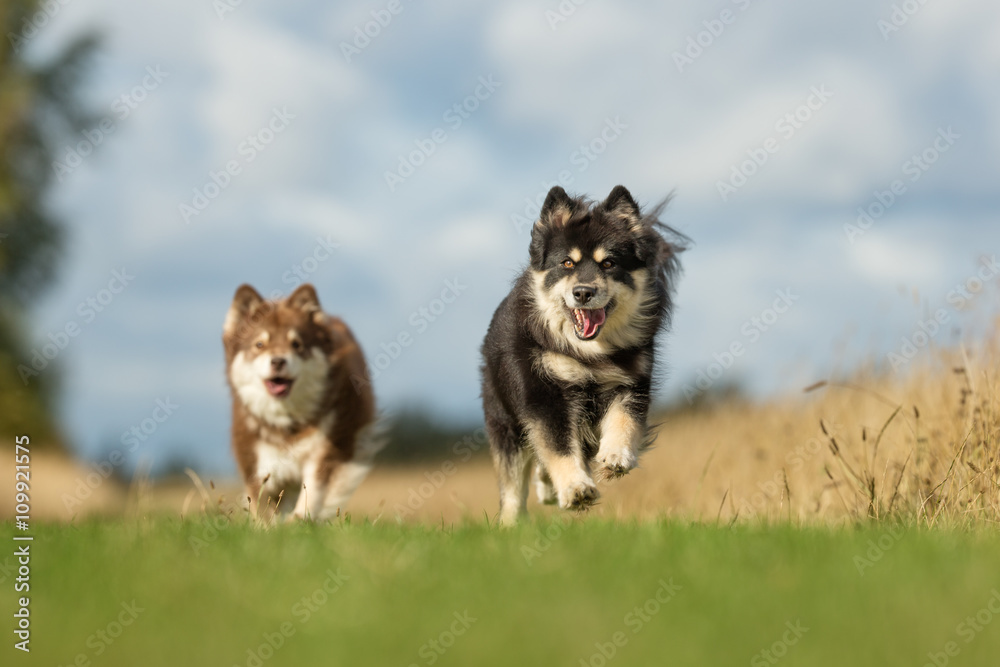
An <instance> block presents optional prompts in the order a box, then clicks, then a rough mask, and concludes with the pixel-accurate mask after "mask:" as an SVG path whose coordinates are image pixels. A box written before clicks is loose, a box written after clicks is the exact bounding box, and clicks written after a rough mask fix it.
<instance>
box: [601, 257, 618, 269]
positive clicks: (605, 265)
mask: <svg viewBox="0 0 1000 667" xmlns="http://www.w3.org/2000/svg"><path fill="white" fill-rule="evenodd" d="M601 268H602V269H613V268H615V263H614V262H613V261H612V260H610V259H606V260H604V261H603V262H601Z"/></svg>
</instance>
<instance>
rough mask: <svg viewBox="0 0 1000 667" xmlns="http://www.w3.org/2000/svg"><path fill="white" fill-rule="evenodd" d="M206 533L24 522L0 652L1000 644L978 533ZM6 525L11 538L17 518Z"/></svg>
mask: <svg viewBox="0 0 1000 667" xmlns="http://www.w3.org/2000/svg"><path fill="white" fill-rule="evenodd" d="M220 526H221V529H220V530H213V529H210V528H208V524H205V523H198V522H195V521H181V520H178V519H173V518H161V519H156V520H139V521H133V520H126V521H124V522H123V521H91V522H85V523H82V524H81V525H78V526H65V525H47V526H43V527H39V528H37V530H36V531H35V542H34V545H33V548H34V560H33V562H32V596H33V603H32V604H33V606H32V613H33V616H34V618H35V622H34V627H33V629H34V636H33V639H32V647H33V651H32V653H31V656H30V657H28V658H25V657H24V656H21V655H16V656H14V660H13V661H8V660H6V659H5V660H4V661H3V662H4V664H31V665H70V664H80V665H86V664H92V665H108V666H112V665H128V666H134V665H143V666H155V665H169V666H171V667H176V666H177V665H220V666H225V667H229V666H231V665H245V666H250V667H253V666H254V665H257V666H260V665H319V664H323V665H402V666H407V665H434V664H438V665H521V664H524V665H543V664H544V665H573V666H576V665H581V664H584V665H588V664H589V665H595V666H599V665H604V664H615V665H622V666H624V665H768V664H779V663H780V664H787V665H812V666H816V665H872V666H878V667H887V666H891V665H916V666H919V665H924V664H927V663H929V664H933V663H932V662H930V658H929V657H928V654H932V655H933V654H940V655H938V656H937V659H938V661H939V662H938V664H939V665H940V664H944V663H943V662H941V660H943V659H947V660H948V664H955V665H968V666H973V665H976V666H978V665H992V664H995V662H996V656H997V655H1000V618H998V619H997V621H996V624H995V625H994V624H992V623H991V622H992V621H993V617H994V614H993V612H991V611H989V607H990V605H991V604H992V606H993V608H994V609H996V610H997V611H1000V593H997V591H998V590H1000V569H998V568H997V558H998V554H1000V536H997V535H995V534H984V533H982V532H974V533H963V532H954V531H948V530H935V531H927V530H919V529H909V530H904V529H898V530H897V529H893V528H892V527H890V526H881V527H877V528H870V529H855V528H839V529H831V528H792V527H790V526H787V525H785V526H775V527H766V526H757V527H752V526H741V527H733V528H731V527H727V526H725V525H721V526H716V525H704V524H701V525H698V524H684V523H681V522H645V523H635V522H624V523H621V522H610V521H605V520H600V519H577V520H574V521H571V522H566V523H560V522H542V523H532V524H527V525H525V526H523V527H521V528H518V529H516V530H512V531H503V530H498V529H495V528H491V527H489V526H487V525H486V524H485V521H484V522H482V523H481V524H478V525H476V524H471V523H470V524H467V525H462V526H456V527H452V528H446V529H442V528H440V527H430V526H407V525H396V524H384V525H371V524H368V523H365V524H364V525H359V524H353V525H352V524H351V523H350V522H340V523H338V524H333V525H326V526H310V525H296V526H282V527H279V528H274V529H271V530H267V531H261V530H255V529H253V528H252V527H249V526H247V525H245V524H237V523H234V524H232V525H228V524H224V523H223V524H220ZM2 532H3V534H4V539H6V540H8V541H9V539H10V536H11V533H12V532H13V531H12V527H11V526H10V525H9V524H5V525H4V526H3V529H2ZM546 533H548V535H549V536H551V539H550V538H548V537H545V534H546ZM8 543H9V542H8ZM879 545H881V546H879ZM7 583H8V584H9V583H10V582H7ZM984 610H985V611H984ZM977 615H978V617H979V620H975V619H976V617H977ZM969 617H972V619H973V620H972V621H971V623H972V624H975V625H971V624H969V621H967V620H966V619H968V618H969ZM126 622H127V623H129V624H128V625H126V626H119V625H118V624H119V623H126ZM975 628H978V631H977V630H976V629H975ZM115 636H116V637H117V638H113V637H115ZM950 643H953V645H951V646H949V644H950ZM272 647H274V648H272ZM949 648H950V649H952V653H955V652H956V650H957V651H958V652H957V654H956V656H955V657H949V656H948V655H947V654H946V653H945V651H946V650H947V649H949ZM763 651H769V652H770V653H769V654H766V655H765V654H764V653H763ZM4 653H5V654H7V655H8V656H10V655H11V654H13V653H14V651H13V650H12V649H11V648H10V647H9V646H8V647H5V650H4ZM602 653H603V654H607V655H613V658H612V659H611V660H608V659H606V658H605V657H603V655H602ZM581 661H582V662H581Z"/></svg>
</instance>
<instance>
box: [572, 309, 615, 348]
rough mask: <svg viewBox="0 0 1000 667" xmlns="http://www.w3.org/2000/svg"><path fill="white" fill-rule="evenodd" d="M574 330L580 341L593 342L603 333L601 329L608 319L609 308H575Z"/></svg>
mask: <svg viewBox="0 0 1000 667" xmlns="http://www.w3.org/2000/svg"><path fill="white" fill-rule="evenodd" d="M572 312H573V328H574V329H575V330H576V337H577V338H579V339H580V340H593V339H595V338H597V335H598V334H599V333H601V327H603V326H604V322H605V320H606V319H607V317H608V313H607V308H594V309H586V308H574V309H573V311H572Z"/></svg>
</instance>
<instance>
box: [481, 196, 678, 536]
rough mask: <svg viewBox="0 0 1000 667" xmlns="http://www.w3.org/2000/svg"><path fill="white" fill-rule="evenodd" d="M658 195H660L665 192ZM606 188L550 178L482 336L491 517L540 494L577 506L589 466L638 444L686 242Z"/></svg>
mask: <svg viewBox="0 0 1000 667" xmlns="http://www.w3.org/2000/svg"><path fill="white" fill-rule="evenodd" d="M668 201H669V200H668ZM666 204H667V201H664V202H663V204H661V205H660V206H658V207H656V208H655V209H653V210H652V211H650V212H648V213H645V214H644V213H643V212H642V211H641V210H640V209H639V206H638V205H637V204H636V202H635V200H634V199H633V198H632V195H631V194H630V193H629V191H628V190H627V189H625V188H624V187H623V186H620V185H619V186H617V187H616V188H615V189H614V190H612V191H611V194H610V195H609V196H608V198H607V199H606V200H605V201H603V202H601V203H599V204H594V203H592V202H590V201H588V200H586V199H584V198H582V197H581V198H571V197H570V196H569V195H567V194H566V191H565V190H563V189H562V188H561V187H554V188H552V190H551V191H550V192H549V194H548V197H547V198H546V199H545V204H544V205H543V206H542V211H541V215H540V216H539V219H538V221H537V222H536V223H535V225H534V228H533V229H532V232H531V249H530V258H531V264H530V266H529V267H528V268H527V269H526V270H525V271H524V272H523V273H522V274H521V275H520V276H519V277H518V279H517V281H516V282H515V284H514V287H513V289H512V290H511V292H510V294H508V295H507V297H506V298H505V299H504V300H503V302H501V304H500V307H499V308H497V311H496V313H495V314H494V315H493V321H492V322H491V323H490V328H489V331H488V332H487V334H486V340H485V341H484V343H483V360H484V364H483V369H482V371H483V410H484V412H485V417H486V430H487V432H488V434H489V439H490V446H491V449H492V453H493V460H494V463H495V464H496V468H497V474H498V476H499V481H500V520H501V523H503V524H512V523H515V522H516V521H517V519H518V517H519V516H521V515H522V514H524V512H525V506H526V502H527V495H528V481H529V478H530V475H531V469H532V464H534V468H535V474H536V476H537V481H536V484H537V491H538V497H539V500H540V501H542V502H544V503H549V504H555V503H558V504H559V506H560V507H562V508H563V509H576V510H579V509H585V508H587V507H589V506H590V505H592V504H593V503H594V502H595V501H596V500H597V498H598V492H597V487H596V486H595V484H594V478H593V476H592V466H596V468H597V471H596V472H597V474H598V476H600V477H605V478H617V477H621V476H622V475H625V474H627V473H628V472H629V471H630V470H632V469H633V468H635V466H636V464H637V463H638V457H639V454H640V452H641V451H642V450H643V449H644V448H645V446H646V445H647V439H648V437H649V431H648V427H647V424H646V415H647V412H648V410H649V402H650V391H651V384H652V378H653V361H654V354H655V347H654V340H655V338H656V335H657V333H658V332H659V331H660V330H661V329H663V328H665V326H666V325H667V324H669V319H670V314H671V310H672V302H671V293H672V291H673V282H674V279H675V277H676V275H677V273H678V271H679V268H680V265H679V261H678V255H679V254H680V253H681V252H682V251H683V250H684V249H685V245H686V242H687V239H686V238H685V237H684V236H682V235H681V234H679V233H677V232H676V231H674V230H672V229H670V228H669V227H667V226H666V225H664V224H662V223H661V222H660V221H659V219H658V218H659V214H660V213H661V211H662V210H663V208H664V207H665V206H666Z"/></svg>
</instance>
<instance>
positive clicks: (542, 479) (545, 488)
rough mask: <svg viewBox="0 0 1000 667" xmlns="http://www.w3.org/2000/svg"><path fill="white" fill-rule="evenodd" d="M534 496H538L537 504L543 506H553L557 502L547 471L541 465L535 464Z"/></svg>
mask: <svg viewBox="0 0 1000 667" xmlns="http://www.w3.org/2000/svg"><path fill="white" fill-rule="evenodd" d="M535 494H536V495H537V496H538V502H540V503H542V504H543V505H555V504H556V503H558V502H559V496H558V494H556V487H555V485H554V484H553V483H552V478H551V477H550V476H549V471H548V470H546V469H545V466H543V465H542V464H541V463H537V464H535Z"/></svg>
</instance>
